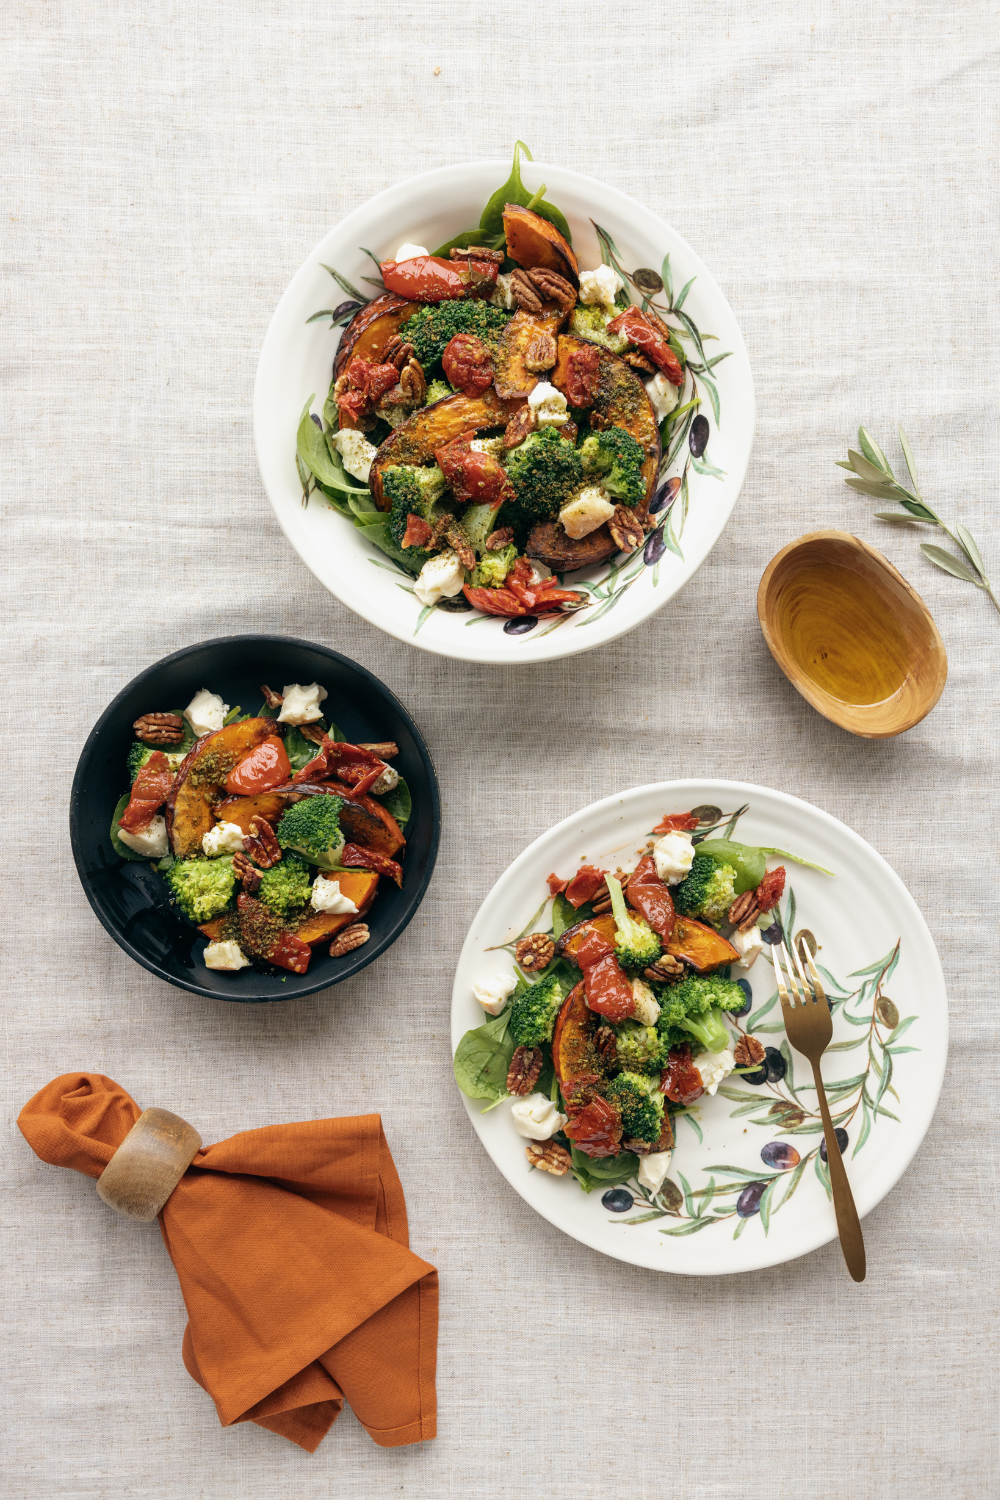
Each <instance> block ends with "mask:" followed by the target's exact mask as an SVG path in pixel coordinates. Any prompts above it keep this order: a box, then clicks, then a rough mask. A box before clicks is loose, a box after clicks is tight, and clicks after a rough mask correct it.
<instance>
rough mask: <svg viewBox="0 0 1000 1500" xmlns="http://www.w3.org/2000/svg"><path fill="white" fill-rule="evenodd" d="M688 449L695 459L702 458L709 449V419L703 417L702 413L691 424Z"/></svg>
mask: <svg viewBox="0 0 1000 1500" xmlns="http://www.w3.org/2000/svg"><path fill="white" fill-rule="evenodd" d="M688 447H689V448H690V449H691V452H692V454H693V455H694V457H695V458H700V457H701V455H702V454H703V453H704V451H705V449H706V448H707V447H708V418H707V417H703V416H702V414H701V412H699V413H698V415H697V416H696V417H695V419H694V421H693V422H692V423H691V431H690V432H689V433H688Z"/></svg>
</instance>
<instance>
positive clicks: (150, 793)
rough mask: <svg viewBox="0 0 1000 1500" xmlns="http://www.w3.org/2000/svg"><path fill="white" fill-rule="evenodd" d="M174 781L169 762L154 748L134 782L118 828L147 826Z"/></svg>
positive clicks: (129, 830) (136, 829)
mask: <svg viewBox="0 0 1000 1500" xmlns="http://www.w3.org/2000/svg"><path fill="white" fill-rule="evenodd" d="M173 784H174V773H173V771H171V769H170V762H169V761H168V760H167V757H166V756H165V755H164V753H163V751H162V750H154V751H153V753H152V755H151V756H150V757H149V759H148V760H147V762H146V764H145V765H144V766H143V768H142V770H141V771H140V772H139V774H138V775H137V776H136V778H135V780H134V781H133V783H132V795H131V797H130V798H129V802H128V806H127V807H126V809H125V811H124V812H123V813H122V815H121V817H120V818H119V819H118V827H119V828H124V830H125V832H126V833H139V832H140V831H141V830H142V829H143V828H148V827H149V825H150V823H152V821H153V819H154V817H155V816H156V814H157V812H158V811H159V810H160V808H161V807H162V806H163V804H164V802H166V800H167V798H168V797H169V796H170V792H171V789H172V788H173Z"/></svg>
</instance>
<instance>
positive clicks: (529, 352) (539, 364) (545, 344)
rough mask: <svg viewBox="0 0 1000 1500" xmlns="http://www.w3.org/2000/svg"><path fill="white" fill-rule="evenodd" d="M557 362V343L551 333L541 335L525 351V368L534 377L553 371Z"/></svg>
mask: <svg viewBox="0 0 1000 1500" xmlns="http://www.w3.org/2000/svg"><path fill="white" fill-rule="evenodd" d="M555 362H556V341H555V339H554V338H553V337H552V335H551V333H540V334H539V335H538V337H537V338H534V339H532V340H531V343H530V344H529V345H528V347H527V349H526V350H525V351H524V368H525V369H526V370H530V371H531V373H532V374H533V375H540V374H541V373H542V371H543V370H551V369H552V367H553V365H554V364H555Z"/></svg>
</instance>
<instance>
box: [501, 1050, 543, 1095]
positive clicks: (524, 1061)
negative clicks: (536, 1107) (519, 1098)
mask: <svg viewBox="0 0 1000 1500" xmlns="http://www.w3.org/2000/svg"><path fill="white" fill-rule="evenodd" d="M541 1071H542V1049H541V1048H540V1047H518V1048H516V1049H515V1052H514V1056H513V1057H512V1058H511V1060H510V1067H509V1068H508V1069H507V1092H508V1093H510V1094H530V1093H531V1090H532V1089H533V1088H534V1087H535V1084H536V1083H537V1082H538V1075H539V1073H540V1072H541Z"/></svg>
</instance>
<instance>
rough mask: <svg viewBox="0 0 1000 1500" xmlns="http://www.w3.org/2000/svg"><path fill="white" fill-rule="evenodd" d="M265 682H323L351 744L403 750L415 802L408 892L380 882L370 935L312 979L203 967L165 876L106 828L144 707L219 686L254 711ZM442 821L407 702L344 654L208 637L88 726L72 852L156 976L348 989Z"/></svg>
mask: <svg viewBox="0 0 1000 1500" xmlns="http://www.w3.org/2000/svg"><path fill="white" fill-rule="evenodd" d="M262 682H267V683H269V684H271V686H273V687H275V688H277V689H278V691H279V692H280V691H281V688H282V686H283V684H284V683H286V682H318V683H320V684H321V685H322V686H323V687H325V688H326V689H327V691H328V692H329V695H330V696H329V698H328V699H327V700H326V703H325V704H324V705H323V707H324V711H325V712H326V714H327V715H328V717H329V718H330V719H332V720H333V721H335V722H336V723H337V725H338V726H339V727H340V729H341V730H342V731H343V733H344V734H345V735H346V737H347V739H348V740H350V741H352V742H356V741H358V740H367V741H374V740H395V741H396V744H397V745H398V746H399V756H398V757H397V759H396V760H395V761H393V765H394V766H395V767H396V769H397V770H398V771H399V773H400V775H401V776H403V777H404V778H405V779H406V782H407V785H408V786H409V788H410V793H411V796H412V798H413V814H412V816H411V818H410V821H409V823H408V824H407V825H406V829H405V833H406V854H405V857H404V859H403V888H402V890H400V889H398V887H397V886H396V885H394V884H393V882H392V881H391V880H386V879H382V880H381V881H380V882H379V889H378V894H377V895H376V897H375V901H374V903H373V904H372V906H371V908H370V909H369V911H368V913H367V915H366V917H365V921H366V922H367V924H368V927H369V930H370V932H371V937H370V939H369V941H368V942H367V943H365V944H364V946H363V947H361V948H355V949H354V950H353V951H352V952H351V953H347V954H345V955H344V957H343V958H330V956H329V954H328V952H327V950H326V948H325V947H324V946H322V945H320V946H317V948H315V949H314V950H313V958H312V962H311V963H310V965H309V970H308V972H307V973H305V974H285V973H282V974H280V975H278V974H277V973H276V974H273V975H268V974H259V973H257V972H256V971H255V970H253V969H243V970H241V971H240V972H239V973H238V974H226V973H220V972H218V971H214V970H212V969H206V967H205V965H204V963H203V962H202V954H203V953H204V950H205V946H206V939H205V938H204V937H202V935H201V933H200V932H199V931H198V930H197V928H196V927H194V926H193V925H192V924H191V923H190V922H188V921H187V919H186V918H185V917H183V916H182V915H181V914H180V912H179V911H178V910H177V908H176V907H175V906H173V905H172V904H171V902H170V895H169V889H168V887H167V885H166V882H165V881H164V880H163V878H162V876H160V875H158V874H157V872H156V871H155V870H154V869H153V868H152V866H151V865H150V864H147V863H146V862H145V861H142V862H139V861H129V860H123V859H122V858H121V857H120V856H119V855H117V854H116V853H115V851H114V848H113V846H112V843H111V838H110V834H109V829H110V827H111V817H112V814H113V813H114V810H115V805H116V803H117V801H118V799H119V797H121V795H122V793H123V792H125V791H127V789H128V774H127V771H126V769H125V761H126V757H127V755H128V749H129V746H130V745H131V744H132V741H133V739H134V738H135V736H134V735H133V733H132V724H133V722H134V720H135V719H137V718H138V717H139V715H140V714H141V713H146V712H150V711H154V712H155V711H159V710H163V709H166V708H170V707H171V706H174V707H176V706H182V705H184V704H186V703H189V702H190V700H191V698H192V697H193V696H194V694H195V693H196V692H197V691H198V689H199V688H200V687H207V688H210V689H211V691H212V692H217V693H221V694H222V696H223V697H224V698H225V700H226V702H227V703H232V704H237V703H239V704H241V705H242V706H243V711H244V712H245V713H255V712H256V711H257V709H258V708H259V707H260V704H261V692H260V684H261V683H262ZM440 825H441V809H440V803H439V800H438V787H437V777H436V776H435V775H434V767H433V766H432V765H431V758H430V756H429V755H428V753H427V746H426V745H425V744H424V742H423V739H422V738H421V735H420V731H419V730H418V729H417V726H416V725H415V724H414V722H413V720H412V719H411V718H410V716H409V714H408V713H407V712H406V709H405V708H404V707H403V705H402V704H401V703H400V702H399V700H398V699H397V698H394V697H393V695H392V693H390V692H389V689H388V688H387V687H384V686H383V685H382V683H381V682H379V680H378V678H377V677H373V676H372V674H371V673H370V672H367V671H365V669H364V667H359V666H358V664H357V663H356V662H353V661H349V660H348V658H347V657H346V656H341V655H340V653H339V652H337V651H329V650H328V649H327V648H326V647H325V646H314V645H311V644H310V642H308V641H297V640H293V639H292V638H291V637H288V636H280V635H232V636H226V637H225V638H224V639H222V640H218V641H202V642H201V643H200V644H199V645H197V646H188V647H187V648H186V649H185V650H183V651H175V652H174V654H173V655H172V656H165V657H164V658H163V660H162V661H158V662H157V663H156V664H155V665H154V666H152V667H148V668H147V669H146V671H145V672H140V674H139V676H138V677H136V678H135V679H134V681H132V682H130V683H129V685H128V687H127V688H124V689H123V690H122V692H120V693H119V694H118V697H117V698H116V699H115V700H114V702H113V703H112V704H111V705H110V707H109V708H106V709H105V711H104V713H103V714H102V715H101V717H100V718H99V719H98V721H97V723H96V724H95V726H94V728H93V729H92V730H91V733H90V736H89V738H88V739H87V743H86V744H85V745H84V747H83V753H82V755H81V756H80V761H79V764H78V766H77V768H76V776H75V777H74V779H73V792H72V796H71V799H70V814H69V827H70V837H71V839H72V843H73V858H74V859H75V860H76V868H77V870H78V871H79V874H80V879H81V881H82V882H83V889H84V890H85V892H86V893H87V900H88V901H89V902H90V904H91V906H92V907H93V908H94V911H95V912H96V913H97V915H98V917H99V918H100V920H101V922H103V924H104V926H105V927H106V928H107V929H108V931H109V932H110V934H111V936H112V937H113V938H114V940H115V942H116V943H117V944H118V945H119V947H121V948H124V950H125V952H126V953H128V954H129V955H130V956H131V957H132V958H134V959H135V960H136V961H137V962H138V963H140V964H142V966H143V968H145V969H148V970H149V971H150V973H151V974H156V975H158V977H159V978H160V979H166V980H167V981H168V982H169V983H170V984H176V985H178V986H179V987H180V988H181V989H184V990H191V991H192V992H193V993H194V994H196V995H207V996H211V997H212V998H213V999H217V1000H238V1001H243V1002H253V1001H261V1000H291V999H292V998H293V997H294V996H298V995H310V994H312V993H313V992H314V991H315V990H322V989H327V988H328V987H329V986H330V985H332V984H339V982H340V981H341V980H342V979H346V978H348V976H349V975H351V974H356V973H357V972H358V970H359V969H363V968H364V967H365V965H366V964H370V963H371V962H372V960H373V959H375V958H378V956H379V954H380V953H384V952H385V950H386V948H388V947H389V945H390V944H391V943H394V942H395V941H396V939H397V938H398V937H399V934H400V933H401V932H402V931H403V928H404V927H405V926H406V925H407V923H408V922H409V921H410V920H411V918H412V917H413V915H414V913H415V912H416V910H417V907H418V906H419V905H420V902H421V901H422V899H423V895H424V892H425V891H426V889H427V886H428V883H429V882H430V878H431V872H432V871H433V869H434V860H435V858H436V857H437V847H438V834H439V831H440Z"/></svg>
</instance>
